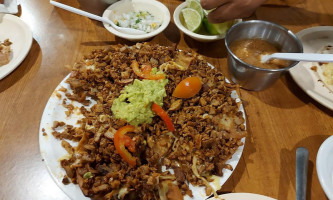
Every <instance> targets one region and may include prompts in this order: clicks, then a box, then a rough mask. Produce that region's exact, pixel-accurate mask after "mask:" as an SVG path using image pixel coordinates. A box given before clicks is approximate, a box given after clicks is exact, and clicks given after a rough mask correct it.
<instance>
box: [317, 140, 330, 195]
mask: <svg viewBox="0 0 333 200" xmlns="http://www.w3.org/2000/svg"><path fill="white" fill-rule="evenodd" d="M330 145H331V146H333V135H331V136H329V137H328V138H326V140H325V141H324V142H323V143H322V144H321V145H320V147H319V150H318V153H317V158H316V168H317V175H318V179H319V182H320V185H321V187H322V188H323V190H324V192H325V194H326V195H327V197H328V198H329V199H333V191H332V188H329V187H328V185H327V184H326V181H325V177H326V176H327V175H326V176H325V174H324V173H323V172H322V171H321V166H322V162H323V161H324V160H326V159H325V157H323V156H324V155H325V154H324V152H325V149H327V148H328V147H329V146H330ZM332 149H333V147H332ZM332 173H333V172H332ZM331 178H333V177H332V176H331ZM332 182H333V180H332Z"/></svg>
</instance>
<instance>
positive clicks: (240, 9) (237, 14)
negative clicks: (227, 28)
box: [200, 0, 266, 23]
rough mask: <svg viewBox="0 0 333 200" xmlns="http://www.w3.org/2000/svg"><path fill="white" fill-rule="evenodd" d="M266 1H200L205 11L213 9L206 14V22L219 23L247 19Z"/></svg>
mask: <svg viewBox="0 0 333 200" xmlns="http://www.w3.org/2000/svg"><path fill="white" fill-rule="evenodd" d="M265 1H266V0H201V1H200V3H201V6H202V8H204V9H205V10H211V9H214V8H215V9H214V10H213V11H212V12H210V13H209V14H208V16H207V17H208V21H209V22H211V23H221V22H225V21H228V20H232V19H240V18H245V17H249V16H250V15H251V14H252V13H253V12H254V11H255V10H256V9H257V8H258V7H259V6H260V5H261V4H263V3H264V2H265Z"/></svg>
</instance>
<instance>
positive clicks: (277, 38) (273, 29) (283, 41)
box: [225, 20, 303, 91]
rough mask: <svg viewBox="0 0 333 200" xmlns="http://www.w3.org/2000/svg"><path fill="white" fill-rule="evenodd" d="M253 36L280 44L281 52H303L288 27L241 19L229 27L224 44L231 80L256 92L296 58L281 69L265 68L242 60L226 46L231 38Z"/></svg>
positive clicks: (288, 67)
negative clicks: (242, 20) (241, 20)
mask: <svg viewBox="0 0 333 200" xmlns="http://www.w3.org/2000/svg"><path fill="white" fill-rule="evenodd" d="M254 38H257V39H263V40H265V41H268V42H270V43H272V44H277V45H279V46H280V47H281V51H282V52H289V53H303V46H302V43H301V42H300V40H299V39H298V38H297V37H296V36H295V35H294V34H293V33H292V32H291V31H290V30H288V29H286V28H284V27H282V26H280V25H277V24H274V23H271V22H267V21H262V20H251V21H244V22H240V23H238V24H235V25H234V26H232V27H231V28H230V29H229V31H228V32H227V34H226V37H225V46H226V48H227V50H228V69H229V73H230V76H231V79H232V81H233V82H235V83H237V84H239V85H240V86H241V87H242V88H244V89H247V90H254V91H259V90H263V89H266V88H268V87H269V86H271V85H272V84H273V83H275V82H276V80H277V79H279V77H280V76H281V75H282V74H283V73H285V72H287V71H288V70H289V69H290V68H292V67H294V66H295V65H296V64H297V63H299V61H295V62H292V63H291V64H290V65H289V66H287V67H285V68H281V69H264V68H259V67H256V66H253V65H250V64H247V63H245V62H244V61H242V60H240V59H239V58H238V57H237V56H236V55H235V54H233V52H232V51H231V50H230V48H229V46H230V44H231V43H232V42H233V41H236V40H240V39H254Z"/></svg>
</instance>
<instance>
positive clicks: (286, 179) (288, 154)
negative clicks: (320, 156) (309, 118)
mask: <svg viewBox="0 0 333 200" xmlns="http://www.w3.org/2000/svg"><path fill="white" fill-rule="evenodd" d="M327 137H329V136H328V135H315V136H310V137H307V138H305V139H303V140H301V141H299V142H298V143H297V144H296V145H295V147H294V148H293V149H292V150H288V149H285V148H284V149H281V152H280V161H281V162H280V163H281V166H280V180H279V196H278V199H287V198H288V197H287V194H288V189H289V188H290V185H292V186H293V188H294V189H295V190H296V186H295V184H296V149H297V148H298V147H305V148H307V149H309V165H308V179H307V193H306V197H307V199H308V200H311V199H312V198H311V185H312V183H313V179H312V178H313V177H316V171H315V165H316V163H315V160H316V155H317V152H318V149H319V147H320V145H321V144H322V143H323V142H324V141H325V139H327ZM314 141H317V142H314ZM313 144H316V145H317V146H313ZM310 145H311V146H310ZM310 149H312V150H313V149H316V151H315V152H311V151H310ZM311 160H312V161H311ZM313 161H314V162H313ZM290 165H292V167H290ZM285 166H288V167H285ZM291 180H292V182H291Z"/></svg>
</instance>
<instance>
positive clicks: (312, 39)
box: [289, 26, 333, 110]
mask: <svg viewBox="0 0 333 200" xmlns="http://www.w3.org/2000/svg"><path fill="white" fill-rule="evenodd" d="M296 35H297V37H299V39H300V40H301V42H302V44H303V48H304V53H318V51H319V50H320V49H321V48H323V47H324V46H326V45H329V44H330V45H332V46H333V26H318V27H311V28H307V29H304V30H302V31H300V32H298V33H296ZM332 56H333V54H332ZM314 65H315V66H316V65H317V64H316V63H312V62H300V63H299V64H297V65H296V66H295V67H293V68H291V69H290V70H289V72H290V75H291V76H292V78H293V79H294V81H295V82H296V83H297V85H298V86H299V87H300V88H302V89H303V90H304V92H306V93H307V94H308V95H309V96H310V97H312V98H313V99H314V100H316V101H317V102H319V103H320V104H322V105H324V106H325V107H327V108H329V109H332V110H333V92H332V91H330V90H329V89H328V88H327V87H326V86H325V85H324V83H323V82H322V81H320V78H319V77H318V76H317V74H316V73H315V72H314V71H313V70H311V69H310V68H311V67H312V66H314Z"/></svg>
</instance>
